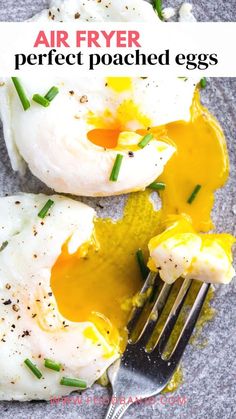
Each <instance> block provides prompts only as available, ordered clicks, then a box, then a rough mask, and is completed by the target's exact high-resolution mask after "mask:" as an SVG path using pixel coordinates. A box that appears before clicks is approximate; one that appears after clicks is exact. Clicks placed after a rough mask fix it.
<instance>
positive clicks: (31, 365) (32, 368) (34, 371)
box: [24, 359, 43, 379]
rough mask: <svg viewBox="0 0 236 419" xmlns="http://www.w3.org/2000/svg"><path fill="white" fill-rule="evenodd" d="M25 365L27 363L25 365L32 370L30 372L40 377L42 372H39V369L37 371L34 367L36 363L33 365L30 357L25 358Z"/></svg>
mask: <svg viewBox="0 0 236 419" xmlns="http://www.w3.org/2000/svg"><path fill="white" fill-rule="evenodd" d="M24 363H25V365H27V367H28V368H29V369H30V370H31V371H32V373H33V374H34V375H35V376H36V377H37V378H38V379H40V378H41V377H42V376H43V374H42V373H41V371H39V369H38V368H37V367H36V365H34V364H33V363H32V362H31V361H30V359H25V361H24Z"/></svg>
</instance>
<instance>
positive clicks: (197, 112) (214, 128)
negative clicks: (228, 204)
mask: <svg viewBox="0 0 236 419" xmlns="http://www.w3.org/2000/svg"><path fill="white" fill-rule="evenodd" d="M165 129H166V132H165V135H166V137H167V138H169V140H170V141H171V142H172V143H173V144H174V145H175V146H176V149H177V151H176V153H175V154H174V155H173V156H172V158H171V159H170V160H169V162H168V163H167V164H166V167H165V170H164V172H163V174H162V175H161V176H160V178H159V180H158V181H160V182H164V183H165V184H166V189H165V190H164V191H163V192H161V199H162V207H163V218H165V216H168V215H169V214H180V213H186V214H188V215H190V216H191V218H192V222H193V226H194V228H195V230H197V231H202V232H207V231H209V230H210V229H212V228H213V227H214V226H213V223H212V221H211V210H212V207H213V204H214V191H215V190H216V189H218V188H220V187H221V186H223V185H224V183H225V181H226V180H227V177H228V173H229V161H228V153H227V146H226V141H225V137H224V134H223V131H222V129H221V127H220V126H219V124H218V122H217V121H216V119H215V118H214V117H213V116H212V115H211V114H210V113H209V111H208V110H207V109H206V108H204V107H203V106H202V105H201V103H200V98H199V92H198V90H197V91H196V93H195V97H194V100H193V104H192V108H191V120H190V122H183V121H179V122H174V123H171V124H168V125H166V126H165ZM153 131H154V132H155V129H154V130H153ZM196 185H201V189H200V191H199V193H198V194H197V196H196V198H195V199H194V201H193V202H192V204H189V203H188V202H187V201H188V198H189V197H190V195H191V193H192V192H193V190H194V188H195V187H196Z"/></svg>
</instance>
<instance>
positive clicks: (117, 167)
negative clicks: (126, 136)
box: [110, 154, 123, 182]
mask: <svg viewBox="0 0 236 419" xmlns="http://www.w3.org/2000/svg"><path fill="white" fill-rule="evenodd" d="M122 160H123V156H122V154H117V156H116V159H115V163H114V166H113V169H112V171H111V176H110V180H111V181H112V182H116V181H117V179H118V176H119V173H120V168H121V163H122Z"/></svg>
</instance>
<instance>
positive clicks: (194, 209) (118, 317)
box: [51, 91, 228, 348]
mask: <svg viewBox="0 0 236 419" xmlns="http://www.w3.org/2000/svg"><path fill="white" fill-rule="evenodd" d="M94 131H96V130H94ZM152 131H153V132H154V133H156V134H157V133H159V132H162V133H164V134H163V136H164V137H165V141H166V140H167V141H170V142H171V143H172V144H175V146H176V149H177V151H176V153H175V155H174V156H173V157H172V158H171V159H170V161H169V162H168V163H167V165H166V167H165V170H164V173H163V174H162V176H161V177H160V178H159V179H158V181H162V182H164V183H165V184H166V188H165V190H164V191H161V193H160V196H161V200H162V210H160V211H155V210H154V208H153V205H152V203H151V202H150V200H149V194H150V191H148V190H146V191H145V192H139V193H133V194H131V195H130V196H129V198H128V202H127V204H126V208H125V211H124V216H123V218H122V219H121V220H119V221H117V222H116V223H115V222H113V221H112V220H110V219H98V220H97V221H96V223H95V230H96V236H97V239H98V242H99V244H100V248H99V250H96V249H94V248H93V247H91V248H90V249H89V251H88V254H87V256H86V257H85V258H82V257H81V256H80V254H79V253H78V254H75V255H68V253H67V251H66V248H63V250H62V254H61V256H60V257H59V258H58V260H57V262H56V263H55V266H54V268H53V270H52V277H51V285H52V289H53V292H54V295H55V297H56V299H57V303H58V306H59V310H60V312H61V313H62V314H63V315H64V316H65V317H66V318H68V319H69V320H72V321H93V322H94V323H95V324H96V325H97V327H98V329H99V330H101V332H102V333H103V334H104V335H105V336H106V337H107V339H108V340H109V341H110V343H112V344H117V342H119V339H120V338H121V348H124V346H125V345H124V342H125V326H126V324H127V320H128V316H129V311H130V309H131V307H132V297H133V296H134V295H135V294H136V293H137V292H138V290H139V289H140V287H141V284H142V278H141V275H140V272H139V268H138V265H137V261H136V257H135V254H136V251H137V250H138V248H141V249H142V250H143V252H144V255H145V258H146V259H147V257H148V254H147V243H148V241H149V240H150V239H151V238H152V237H153V236H155V235H156V234H158V233H159V232H160V231H161V223H162V221H163V220H164V219H165V217H166V216H167V215H170V214H180V213H182V212H185V213H187V214H189V215H190V216H191V217H192V220H193V225H194V227H195V229H196V230H197V231H208V230H209V229H210V228H211V227H212V222H211V217H210V212H211V209H212V206H213V193H214V191H215V190H216V189H217V188H218V187H220V186H222V185H223V184H224V182H225V181H226V179H227V176H228V156H227V149H226V144H225V138H224V135H223V132H222V130H221V128H220V126H219V124H218V123H217V121H216V120H215V119H214V118H213V117H212V116H211V115H210V113H209V112H208V111H207V110H206V109H205V108H204V107H203V106H202V105H201V104H200V100H199V93H198V91H196V94H195V97H194V100H193V105H192V108H191V120H190V121H189V122H183V121H179V122H174V123H171V124H168V125H166V126H164V127H161V130H160V127H158V128H153V130H152ZM118 133H119V130H118V128H117V127H114V130H113V127H112V129H110V131H109V129H107V128H105V129H104V131H103V132H102V131H100V133H98V132H93V133H92V132H90V134H89V135H91V136H93V135H94V138H92V137H91V141H93V142H95V143H98V142H99V141H100V140H99V139H98V138H99V135H100V134H102V138H103V139H104V137H105V138H106V142H107V143H106V144H108V145H113V144H114V143H115V141H116V138H117V137H116V136H117V135H118ZM95 137H96V139H95ZM157 137H158V135H157ZM160 139H162V138H161V137H160ZM99 145H101V144H99ZM103 145H104V144H103ZM108 145H107V146H108ZM197 184H200V185H201V186H202V188H201V190H200V191H199V193H198V195H197V196H196V198H195V200H194V201H193V203H192V204H188V203H187V200H188V197H189V196H190V194H191V192H192V191H193V189H194V188H195V186H196V185H197Z"/></svg>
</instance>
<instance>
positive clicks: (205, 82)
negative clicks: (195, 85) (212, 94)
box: [200, 77, 207, 89]
mask: <svg viewBox="0 0 236 419" xmlns="http://www.w3.org/2000/svg"><path fill="white" fill-rule="evenodd" d="M206 85H207V81H206V77H203V78H202V79H201V80H200V86H201V88H202V89H205V87H206Z"/></svg>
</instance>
